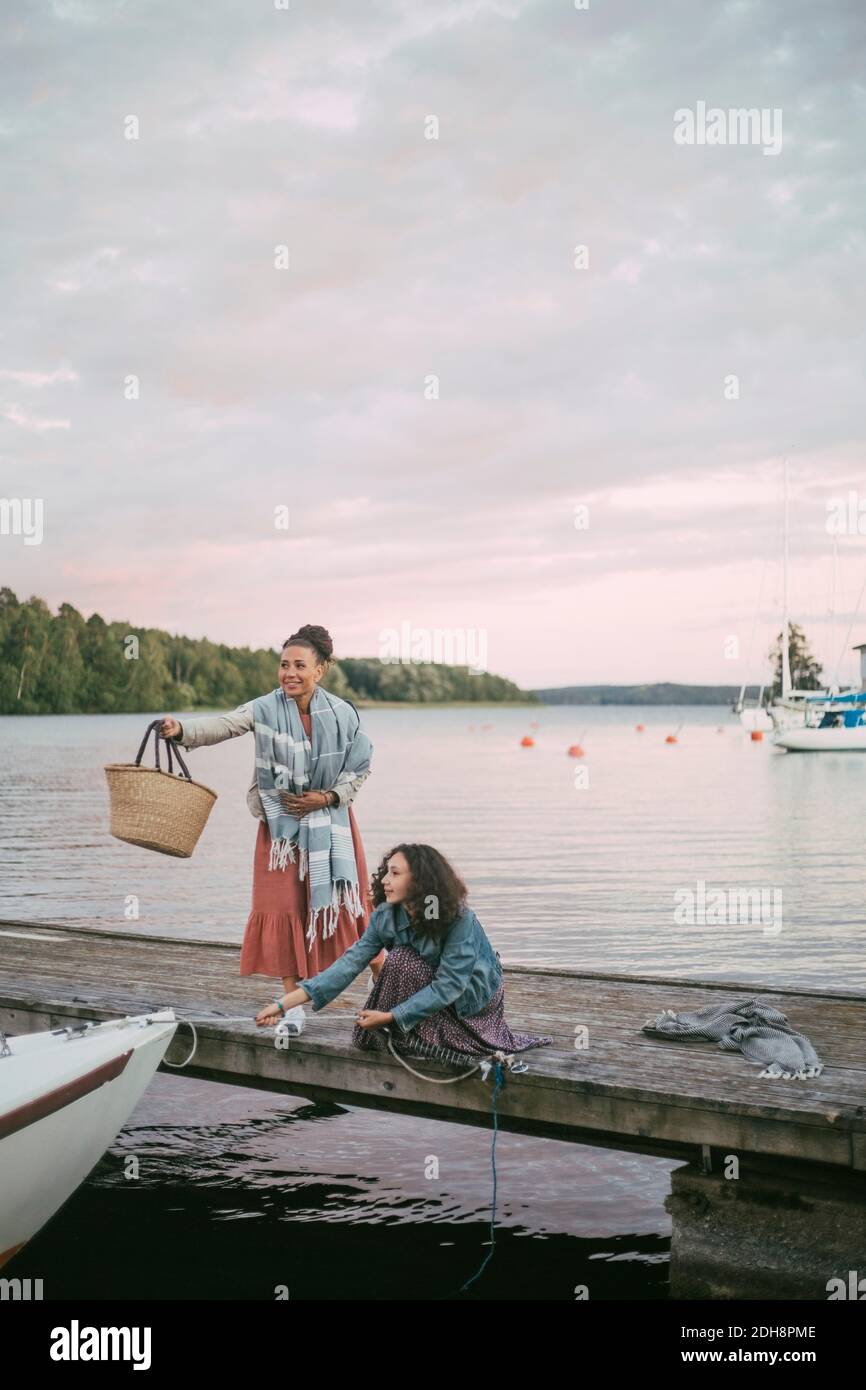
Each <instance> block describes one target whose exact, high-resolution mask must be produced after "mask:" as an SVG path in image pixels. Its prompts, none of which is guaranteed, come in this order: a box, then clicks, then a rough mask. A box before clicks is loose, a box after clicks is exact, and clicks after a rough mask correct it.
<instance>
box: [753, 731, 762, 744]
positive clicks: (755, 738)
mask: <svg viewBox="0 0 866 1390" xmlns="http://www.w3.org/2000/svg"><path fill="white" fill-rule="evenodd" d="M763 737H764V731H763V729H753V730H752V742H753V743H760V742H761V739H762V738H763Z"/></svg>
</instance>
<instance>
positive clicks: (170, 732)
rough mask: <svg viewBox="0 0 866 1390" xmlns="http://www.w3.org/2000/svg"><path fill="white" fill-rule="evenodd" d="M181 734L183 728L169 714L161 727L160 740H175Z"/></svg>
mask: <svg viewBox="0 0 866 1390" xmlns="http://www.w3.org/2000/svg"><path fill="white" fill-rule="evenodd" d="M180 732H181V726H180V724H179V723H178V721H177V720H176V719H175V718H173V716H172V715H170V714H167V715H166V716H165V718H164V719H163V721H162V723H161V724H160V726H159V736H160V738H175V737H176V736H177V734H179V733H180Z"/></svg>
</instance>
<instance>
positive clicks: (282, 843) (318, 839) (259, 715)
mask: <svg viewBox="0 0 866 1390" xmlns="http://www.w3.org/2000/svg"><path fill="white" fill-rule="evenodd" d="M252 703H253V711H254V715H255V740H256V781H257V783H258V788H259V795H260V796H261V799H262V806H263V808H264V812H265V817H266V819H267V822H268V829H269V830H270V833H271V851H270V855H269V858H268V868H269V869H285V867H286V865H287V864H294V863H295V860H296V858H297V859H299V861H300V877H301V879H304V878H306V876H307V873H309V875H310V915H309V919H308V923H307V943H308V946H312V944H313V942H314V941H315V940H316V933H317V931H318V927H319V923H320V922H321V925H322V929H323V935H324V936H325V937H329V936H332V935H333V934H334V932H335V931H336V930H337V918H338V916H339V913H340V908H341V907H342V906H346V907H348V909H349V911H350V912H351V914H352V916H353V917H363V915H364V905H363V901H362V897H361V889H360V885H359V883H358V866H357V864H356V862H355V850H354V846H353V844H352V828H351V825H350V823H349V808H348V806H326V807H323V809H322V810H320V811H311V812H310V813H309V814H308V815H306V816H302V817H301V818H300V819H297V818H296V817H295V816H292V815H289V812H288V811H287V810H286V809H285V808H284V806H283V804H282V802H281V800H280V796H281V793H283V792H291V793H293V795H295V796H301V795H303V793H304V792H307V791H330V790H332V789H334V788H335V787H338V786H339V785H341V784H342V783H344V782H347V781H350V780H351V779H352V777H354V776H357V774H358V773H359V772H365V771H366V770H367V768H368V767H369V766H370V755H371V753H372V751H373V746H372V744H371V743H370V740H369V739H368V737H367V735H366V734H365V733H364V731H363V729H362V728H361V721H360V719H359V717H358V713H357V710H356V709H355V707H354V706H353V705H350V704H347V703H346V701H345V700H340V699H338V697H337V696H336V695H329V694H328V693H327V691H325V690H321V689H320V688H319V686H316V689H315V691H314V692H313V698H312V700H311V701H310V718H311V729H312V734H311V738H307V735H306V732H305V731H304V726H303V724H302V723H301V716H300V714H299V713H298V706H297V702H296V701H295V700H292V699H289V698H288V697H287V696H286V694H285V692H284V691H283V690H282V689H280V688H279V687H278V688H277V689H276V690H272V691H271V692H270V694H269V695H262V696H260V697H259V699H257V700H253V702H252Z"/></svg>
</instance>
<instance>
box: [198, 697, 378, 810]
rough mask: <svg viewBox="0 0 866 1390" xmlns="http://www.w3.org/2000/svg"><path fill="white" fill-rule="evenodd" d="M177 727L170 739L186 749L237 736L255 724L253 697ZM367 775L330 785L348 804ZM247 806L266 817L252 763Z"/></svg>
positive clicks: (363, 773)
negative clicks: (248, 700) (178, 728)
mask: <svg viewBox="0 0 866 1390" xmlns="http://www.w3.org/2000/svg"><path fill="white" fill-rule="evenodd" d="M178 722H180V721H178ZM180 727H181V732H180V734H179V735H177V736H176V737H175V738H174V739H173V740H172V742H174V743H179V744H180V746H181V748H186V749H190V748H205V747H207V746H208V745H209V744H211V743H222V742H224V740H225V739H227V738H238V737H239V736H240V735H241V734H248V733H251V732H252V730H253V729H254V727H255V715H254V714H253V703H252V700H250V702H249V703H248V704H246V705H238V708H237V709H235V710H232V711H231V712H230V713H228V714H213V715H206V716H205V717H204V718H203V719H184V721H183V723H182V724H181V726H180ZM369 776H370V769H369V768H368V769H367V771H366V772H359V773H358V775H357V776H356V777H347V778H346V779H345V781H342V782H340V783H339V785H338V786H336V787H334V788H333V790H334V791H335V792H336V793H337V796H338V797H339V798H340V805H341V806H351V804H352V802H353V801H354V799H355V796H356V794H357V792H358V790H359V788H360V786H361V784H362V782H363V781H364V780H365V779H366V778H367V777H369ZM247 806H248V807H249V808H250V812H251V814H252V815H254V816H257V817H258V819H259V820H264V819H265V808H264V807H263V805H262V799H261V797H260V796H259V786H258V779H257V777H256V769H255V764H254V765H253V780H252V782H251V783H250V786H249V790H248V791H247Z"/></svg>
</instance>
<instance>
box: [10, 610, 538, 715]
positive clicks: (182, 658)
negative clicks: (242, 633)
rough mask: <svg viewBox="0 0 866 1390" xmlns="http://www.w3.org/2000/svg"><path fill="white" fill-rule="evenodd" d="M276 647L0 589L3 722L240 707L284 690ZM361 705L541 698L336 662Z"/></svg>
mask: <svg viewBox="0 0 866 1390" xmlns="http://www.w3.org/2000/svg"><path fill="white" fill-rule="evenodd" d="M278 663H279V652H278V650H277V649H276V647H275V648H273V649H272V650H270V651H269V650H268V649H267V648H259V649H258V650H256V651H253V650H251V649H250V648H249V647H228V646H226V645H224V644H223V643H217V642H209V641H208V640H207V639H206V638H202V639H194V638H191V637H173V636H172V635H171V634H170V633H168V632H164V631H163V630H162V629H161V628H154V627H136V625H135V624H134V623H127V622H112V623H106V622H105V621H104V619H103V618H101V617H100V616H99V614H98V613H94V614H92V616H91V617H89V618H88V619H87V620H86V621H85V619H84V618H83V617H82V616H81V614H80V613H79V612H78V611H77V609H75V608H73V607H72V605H71V604H69V603H62V604H61V605H60V608H59V609H58V611H57V613H56V614H53V613H52V612H51V610H50V609H49V608H48V606H47V605H46V604H45V603H44V602H43V600H42V599H40V598H30V599H28V600H27V602H26V603H20V602H19V601H18V599H17V598H16V596H15V594H14V593H13V592H12V590H11V589H7V588H0V714H111V713H128V714H134V713H138V712H140V711H144V710H163V711H165V712H166V713H168V712H170V711H176V710H190V709H197V708H203V709H234V708H235V707H236V706H237V705H240V704H243V703H244V701H246V700H251V699H253V698H254V697H255V696H256V695H264V694H265V693H266V692H267V691H268V690H273V689H274V687H275V686H276V684H277V667H278ZM323 684H324V685H325V688H326V689H327V690H330V691H331V692H332V693H333V694H334V695H341V696H343V697H345V698H347V699H350V700H354V701H356V702H357V703H374V702H376V701H388V702H392V701H393V702H400V703H403V702H405V703H414V702H416V701H420V702H424V703H433V702H436V703H448V702H451V701H461V702H462V701H471V702H473V703H477V702H479V701H484V702H487V703H490V702H499V701H512V702H519V703H522V704H526V703H531V702H534V697H533V696H531V695H528V694H527V693H526V692H525V691H522V690H520V689H519V687H518V686H516V685H514V683H513V682H512V681H507V680H505V679H503V677H501V676H491V675H487V674H484V673H482V674H480V675H473V674H472V673H471V672H470V671H469V670H468V669H467V668H466V667H461V666H440V665H438V664H435V663H431V664H427V665H415V664H414V663H413V664H407V665H404V664H402V663H401V664H396V665H391V664H385V663H383V662H381V661H378V660H376V659H375V658H373V657H363V658H351V659H346V660H344V661H342V662H335V663H334V665H333V666H332V667H331V669H330V670H329V672H328V674H327V676H326V677H325V680H324V682H323Z"/></svg>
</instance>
